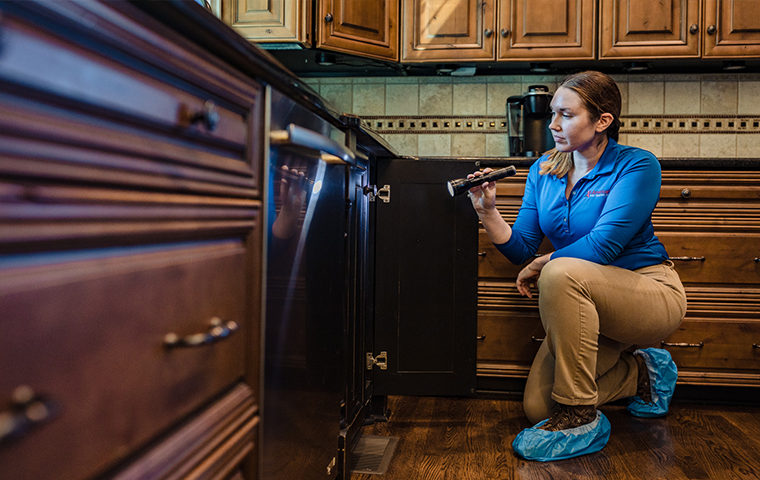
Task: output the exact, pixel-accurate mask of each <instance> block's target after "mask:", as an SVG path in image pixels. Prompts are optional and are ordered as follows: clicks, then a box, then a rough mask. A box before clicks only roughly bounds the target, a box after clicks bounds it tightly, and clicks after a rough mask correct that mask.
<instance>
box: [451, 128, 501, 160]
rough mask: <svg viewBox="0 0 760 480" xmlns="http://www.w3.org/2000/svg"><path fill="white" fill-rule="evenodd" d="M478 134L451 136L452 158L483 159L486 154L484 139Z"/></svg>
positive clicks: (483, 136) (482, 135) (456, 134)
mask: <svg viewBox="0 0 760 480" xmlns="http://www.w3.org/2000/svg"><path fill="white" fill-rule="evenodd" d="M490 136H491V135H484V134H480V133H455V134H452V135H451V156H452V157H483V156H485V154H486V138H485V137H490Z"/></svg>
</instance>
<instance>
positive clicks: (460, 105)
mask: <svg viewBox="0 0 760 480" xmlns="http://www.w3.org/2000/svg"><path fill="white" fill-rule="evenodd" d="M563 77H564V76H562V75H544V76H532V75H531V76H520V75H515V76H507V75H504V76H480V77H443V76H441V77H350V78H349V77H341V78H327V77H325V78H305V79H303V80H304V81H305V82H306V83H308V84H309V85H310V86H311V87H312V88H313V89H314V90H315V91H317V92H318V93H319V94H320V95H321V96H322V97H324V98H325V99H326V100H327V101H328V102H329V103H331V104H332V105H333V106H334V107H335V108H336V109H337V110H339V111H341V112H346V113H353V114H355V115H358V116H360V117H362V118H363V119H365V120H367V122H368V123H369V124H370V125H371V126H372V127H373V128H375V129H376V130H377V131H379V132H380V133H381V134H382V135H383V137H385V139H386V140H387V141H388V142H389V143H390V144H391V145H393V146H394V147H395V148H396V149H397V151H398V152H399V153H400V154H401V155H409V156H420V157H424V156H470V157H475V156H486V157H504V156H507V155H508V154H509V152H508V151H507V133H506V100H507V97H509V96H512V95H521V94H523V93H525V92H527V91H528V87H529V86H530V85H545V86H547V87H548V88H549V91H551V92H553V91H554V90H555V89H556V86H557V84H558V83H559V82H560V81H561V80H562V78H563ZM613 78H615V81H616V82H617V83H618V86H619V88H620V93H621V95H622V98H623V108H622V117H623V118H622V120H623V122H624V125H623V128H622V129H621V136H620V141H621V143H625V144H628V145H635V146H638V147H642V148H645V149H647V150H650V151H651V152H652V153H654V154H655V155H657V156H658V157H662V158H666V157H667V158H673V157H702V158H760V75H757V74H725V75H723V74H683V75H613ZM423 125H424V126H423Z"/></svg>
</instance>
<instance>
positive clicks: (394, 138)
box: [384, 133, 419, 157]
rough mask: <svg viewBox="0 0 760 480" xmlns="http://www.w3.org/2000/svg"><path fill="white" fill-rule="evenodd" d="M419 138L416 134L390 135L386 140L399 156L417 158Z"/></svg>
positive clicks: (385, 136) (386, 136)
mask: <svg viewBox="0 0 760 480" xmlns="http://www.w3.org/2000/svg"><path fill="white" fill-rule="evenodd" d="M417 137H419V135H417V134H414V133H389V134H387V135H384V138H385V139H386V140H387V141H388V143H390V144H391V146H392V147H393V148H395V149H396V152H398V154H399V155H408V156H412V157H414V156H417Z"/></svg>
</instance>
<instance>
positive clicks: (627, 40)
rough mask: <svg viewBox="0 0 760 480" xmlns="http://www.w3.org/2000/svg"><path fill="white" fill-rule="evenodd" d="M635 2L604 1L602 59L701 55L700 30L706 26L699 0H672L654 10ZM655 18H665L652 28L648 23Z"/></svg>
mask: <svg viewBox="0 0 760 480" xmlns="http://www.w3.org/2000/svg"><path fill="white" fill-rule="evenodd" d="M636 2H637V0H602V1H601V3H600V8H601V11H600V15H599V16H600V28H599V59H600V60H604V59H609V58H614V59H620V58H658V57H668V58H673V57H680V58H698V57H699V56H700V53H701V52H700V38H701V36H700V31H702V32H704V28H701V27H700V21H699V20H700V18H701V15H700V1H699V0H669V1H668V2H667V3H665V4H663V5H662V7H661V8H662V11H661V12H656V11H655V12H654V13H652V12H651V11H650V12H647V11H646V10H644V11H642V10H640V9H638V8H636V7H637V3H636ZM658 3H659V2H658ZM658 13H659V14H658ZM636 17H638V18H636ZM653 19H663V20H665V21H664V22H663V23H662V28H660V29H657V30H655V29H654V28H649V27H648V25H647V24H648V23H649V22H650V21H652V20H653Z"/></svg>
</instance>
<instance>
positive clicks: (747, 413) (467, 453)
mask: <svg viewBox="0 0 760 480" xmlns="http://www.w3.org/2000/svg"><path fill="white" fill-rule="evenodd" d="M389 407H390V410H391V412H392V413H391V417H390V420H389V421H388V422H387V423H376V424H375V425H373V426H368V427H364V431H363V433H364V434H365V435H390V436H395V437H399V441H398V445H397V447H396V451H395V454H394V456H393V459H392V461H391V463H390V466H389V468H388V471H387V472H386V474H385V475H382V476H379V475H366V474H364V475H360V474H354V475H352V476H351V480H491V479H509V480H513V479H514V480H534V479H536V480H538V479H541V480H544V479H546V480H549V479H552V480H561V479H566V478H567V479H570V478H572V479H580V480H583V479H602V478H603V479H606V480H628V479H636V480H655V479H657V480H659V479H667V480H696V479H707V480H712V479H715V480H730V479H758V478H760V406H758V407H754V406H753V407H734V406H729V407H727V406H715V405H698V404H687V403H678V404H676V403H675V402H674V404H673V405H671V410H670V413H669V414H668V415H667V416H665V417H663V418H658V419H640V418H636V417H633V416H631V415H630V414H629V413H628V412H627V411H626V409H625V406H622V405H606V406H604V407H602V408H601V409H600V410H602V412H604V414H605V415H606V416H607V418H608V419H609V421H610V423H611V424H612V435H611V437H610V441H609V443H608V444H607V446H606V447H605V448H604V449H603V450H602V451H601V452H598V453H595V454H591V455H586V456H583V457H578V458H574V459H570V460H563V461H557V462H548V463H541V462H527V461H525V460H522V459H520V458H518V457H517V456H516V455H515V454H514V452H513V451H512V447H511V443H512V440H514V438H515V435H517V433H518V432H520V430H522V429H523V428H527V427H530V424H529V423H528V420H527V419H526V418H525V417H524V416H523V413H522V402H520V401H515V400H505V399H500V398H478V397H476V398H436V397H391V398H390V399H389Z"/></svg>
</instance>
